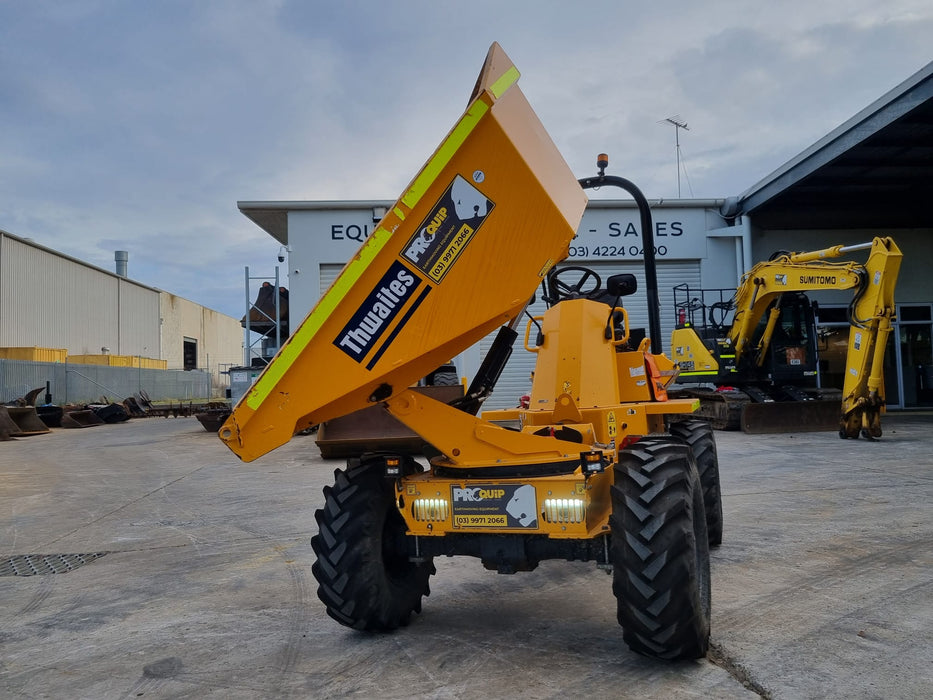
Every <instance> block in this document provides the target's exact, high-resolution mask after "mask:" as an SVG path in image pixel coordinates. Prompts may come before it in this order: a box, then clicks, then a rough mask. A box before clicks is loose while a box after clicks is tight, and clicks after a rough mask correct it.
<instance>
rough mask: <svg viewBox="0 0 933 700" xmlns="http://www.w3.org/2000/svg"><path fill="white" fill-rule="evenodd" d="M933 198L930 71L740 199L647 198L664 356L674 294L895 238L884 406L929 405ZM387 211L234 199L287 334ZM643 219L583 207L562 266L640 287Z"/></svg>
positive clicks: (824, 323)
mask: <svg viewBox="0 0 933 700" xmlns="http://www.w3.org/2000/svg"><path fill="white" fill-rule="evenodd" d="M592 174H593V173H580V176H581V177H584V176H589V175H592ZM621 174H622V175H623V176H629V175H630V174H626V173H621ZM636 184H637V183H636ZM646 194H649V195H650V193H646ZM931 195H933V63H931V64H930V65H928V66H927V67H926V68H924V69H923V70H921V71H919V72H918V73H917V74H915V75H913V76H911V77H910V78H908V79H907V80H906V81H904V82H903V83H902V84H901V85H899V86H898V87H897V88H895V89H894V90H892V91H891V92H889V93H888V94H886V95H884V96H882V97H881V98H880V99H879V100H877V101H876V102H875V103H873V104H872V105H869V106H868V107H867V108H866V109H865V110H863V111H862V112H860V113H859V114H857V115H855V116H854V117H852V119H850V120H848V121H847V122H846V123H845V124H843V125H841V126H840V127H839V128H837V129H835V130H834V131H833V132H831V133H830V134H828V135H827V136H826V137H824V138H823V139H821V140H820V141H818V142H817V143H815V144H813V145H812V146H811V147H810V148H808V149H806V150H805V151H803V152H802V153H801V154H800V155H799V156H797V157H796V158H794V159H792V160H791V161H789V162H788V163H786V164H785V165H783V166H781V167H780V168H778V169H777V170H776V171H775V172H774V173H772V174H771V175H770V176H768V177H767V178H765V179H764V180H762V181H761V182H759V183H757V184H755V185H753V186H752V187H750V188H749V189H748V190H746V191H745V192H744V193H742V194H741V195H738V196H733V197H723V198H722V199H713V200H689V199H688V200H683V199H681V200H664V201H659V200H651V199H650V196H649V201H650V203H651V205H652V216H653V219H654V226H655V244H656V247H657V271H658V289H659V295H660V304H661V309H660V315H661V324H662V331H663V337H664V338H665V343H664V350H665V352H669V350H670V348H669V344H668V341H669V337H670V331H671V330H672V328H673V327H674V325H675V321H676V319H675V312H674V304H673V288H674V286H676V285H680V284H685V283H686V284H688V285H689V286H690V287H691V288H700V287H703V288H733V289H734V288H735V286H736V284H737V283H738V280H739V278H740V277H741V275H742V273H743V272H744V271H745V270H747V269H749V268H750V267H751V266H752V265H753V264H754V263H755V262H757V261H760V260H767V259H768V258H769V257H770V256H771V254H772V253H774V252H775V251H778V250H794V251H804V250H818V249H821V248H825V247H830V246H833V245H837V244H854V243H862V242H868V241H871V239H872V237H873V236H876V235H880V236H892V237H893V238H894V239H895V241H896V242H897V244H898V246H899V247H900V248H901V250H902V251H903V253H904V261H903V264H902V267H901V274H900V277H899V281H898V285H897V292H896V298H897V302H898V314H897V315H898V320H897V322H896V324H895V330H894V336H893V337H894V341H893V342H892V343H891V344H890V345H889V347H888V356H887V359H886V387H887V389H886V393H887V396H886V398H887V401H888V405H889V406H891V407H900V408H911V407H917V406H924V405H933V387H930V386H929V378H930V377H933V371H931V368H933V346H931V331H933V278H931V276H930V274H929V266H930V263H931V262H933V215H931V213H930V208H929V204H928V203H929V202H930V201H933V196H931ZM392 204H393V202H392V201H320V202H307V201H283V202H274V201H267V202H261V201H243V202H239V204H238V206H239V208H240V210H241V211H242V212H243V214H245V215H246V216H247V217H249V218H250V219H251V220H253V221H254V222H255V223H256V224H257V225H259V226H260V227H261V228H262V229H264V230H265V231H266V232H268V233H269V234H270V235H271V236H273V237H274V238H275V239H276V240H277V241H279V243H281V244H282V245H283V246H284V247H285V249H286V250H287V251H288V279H289V290H290V295H291V296H290V303H291V315H292V316H291V317H292V319H293V328H294V327H297V320H298V319H301V318H303V317H304V316H305V315H306V314H307V313H308V311H310V309H311V308H312V307H313V305H314V304H315V303H316V301H317V299H318V298H319V297H320V296H321V294H322V293H323V292H324V291H325V290H326V289H327V287H328V286H329V285H330V283H331V282H332V281H333V280H334V278H335V277H336V276H337V274H338V273H339V272H340V270H341V269H342V267H343V265H344V264H345V263H346V262H347V260H349V259H350V258H351V257H352V256H353V255H354V253H355V252H356V250H357V249H358V248H359V246H360V244H361V243H362V241H363V240H365V239H366V237H368V236H369V234H370V233H371V232H372V231H373V229H374V227H375V224H376V223H377V222H378V221H379V220H380V219H381V218H382V215H383V214H384V213H385V211H386V208H387V207H391V206H392ZM638 222H639V218H638V211H637V208H636V207H635V205H634V202H632V201H631V200H627V199H619V200H591V201H590V203H589V206H588V208H587V210H586V212H585V214H584V216H583V220H582V222H581V224H580V227H579V229H578V232H577V238H576V239H575V240H574V242H573V246H572V248H571V251H570V253H571V255H570V258H569V259H568V260H567V261H566V263H565V264H570V265H573V264H583V265H586V266H587V267H591V268H593V269H595V270H596V271H597V272H598V273H599V274H600V275H601V276H602V277H603V278H605V277H606V276H608V275H610V274H614V273H618V272H633V273H634V274H635V275H636V277H638V278H639V283H640V286H641V287H642V288H643V285H644V274H643V262H642V254H641V235H640V227H639V223H638ZM856 259H857V258H856ZM817 301H819V303H820V324H821V328H822V330H823V331H824V332H825V333H826V334H832V333H833V332H834V329H836V328H838V327H840V326H842V325H844V314H843V313H842V311H841V310H844V309H845V307H846V306H847V305H848V303H849V301H850V299H849V298H845V297H842V298H840V297H838V296H837V297H833V296H832V295H827V297H826V298H820V297H819V296H817ZM645 303H646V301H645V297H644V295H640V294H635V295H634V296H632V297H627V298H626V299H625V306H626V308H627V309H628V311H629V315H630V318H631V319H632V325H633V326H635V327H637V326H639V325H640V326H647V309H646V308H645ZM639 304H640V306H639ZM535 309H536V307H533V310H535ZM488 342H490V341H486V342H482V343H480V344H479V345H478V346H476V347H474V348H471V349H470V350H468V351H467V352H465V353H463V354H462V355H461V356H460V357H458V358H456V363H457V366H458V370H459V371H460V373H461V375H463V376H466V377H468V378H469V377H471V376H472V374H473V372H474V371H475V370H476V369H477V367H478V365H479V362H480V358H481V356H482V354H483V352H484V351H485V349H486V348H487V347H488ZM532 366H533V355H532V354H531V353H527V352H524V351H523V350H522V349H521V348H520V347H519V348H516V350H515V353H514V354H513V356H512V359H511V360H510V362H509V365H508V367H507V368H506V370H505V372H504V373H503V376H502V378H501V379H500V382H499V385H498V387H497V389H496V392H495V395H494V396H493V397H492V398H491V399H490V400H489V401H488V402H487V407H494V408H500V407H508V406H514V405H516V404H517V402H518V399H519V397H520V396H521V395H522V394H525V393H528V391H529V389H530V379H529V374H530V370H531V368H532Z"/></svg>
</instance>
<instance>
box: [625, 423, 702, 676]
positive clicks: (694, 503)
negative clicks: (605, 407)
mask: <svg viewBox="0 0 933 700" xmlns="http://www.w3.org/2000/svg"><path fill="white" fill-rule="evenodd" d="M609 523H610V528H611V532H612V548H611V551H610V556H611V558H612V564H613V580H612V591H613V593H614V594H615V597H616V601H617V603H618V618H619V624H620V625H622V628H623V638H624V639H625V642H626V644H628V646H629V647H630V648H631V649H632V650H633V651H636V652H638V653H640V654H645V655H648V656H655V657H658V658H662V659H694V658H699V657H702V656H704V655H705V654H706V652H707V650H708V648H709V629H710V575H709V542H708V535H707V532H706V519H705V516H704V512H703V495H702V491H701V487H700V477H699V474H698V473H697V469H696V462H695V460H694V459H693V456H692V453H691V451H690V449H689V448H688V447H687V446H686V445H684V444H683V443H681V442H680V441H679V440H674V439H671V438H660V437H658V438H644V439H642V440H639V441H638V442H637V443H635V444H634V445H632V446H631V447H629V448H627V449H625V450H623V451H622V452H621V453H620V454H619V463H618V464H617V465H616V467H615V484H614V485H613V486H612V516H611V517H610V520H609Z"/></svg>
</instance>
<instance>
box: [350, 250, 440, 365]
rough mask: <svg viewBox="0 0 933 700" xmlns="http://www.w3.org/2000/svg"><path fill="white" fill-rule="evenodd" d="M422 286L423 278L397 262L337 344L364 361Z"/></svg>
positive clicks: (358, 360) (370, 295)
mask: <svg viewBox="0 0 933 700" xmlns="http://www.w3.org/2000/svg"><path fill="white" fill-rule="evenodd" d="M420 285H421V279H420V278H419V277H418V276H417V275H415V273H413V272H412V271H411V270H409V269H408V268H407V267H405V266H404V265H403V264H402V263H401V262H399V261H398V260H396V261H395V262H393V263H392V266H391V267H390V268H389V270H388V272H386V273H385V274H384V275H383V276H382V279H381V280H379V282H377V283H376V287H375V289H373V291H371V292H370V293H369V296H367V297H366V299H365V301H363V303H362V304H360V308H359V309H358V310H357V312H356V313H355V314H353V318H351V319H350V322H349V323H347V325H346V326H344V327H343V330H342V331H340V334H339V335H338V336H337V337H336V338H335V339H334V345H336V346H337V347H338V348H340V349H341V350H343V351H344V352H345V353H346V354H347V355H349V356H350V357H352V358H353V359H354V360H356V361H357V362H362V361H363V358H364V357H366V355H367V354H369V351H370V350H372V348H373V347H375V345H376V344H377V343H378V342H379V339H380V338H382V336H383V335H385V332H386V330H388V328H389V326H391V325H392V320H393V319H394V318H395V317H396V316H398V314H399V311H401V310H402V308H403V307H404V306H405V304H406V303H407V302H408V300H409V299H411V298H412V297H413V296H414V295H415V292H416V291H417V289H418V287H419V286H420ZM422 296H423V295H422Z"/></svg>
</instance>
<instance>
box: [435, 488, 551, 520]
mask: <svg viewBox="0 0 933 700" xmlns="http://www.w3.org/2000/svg"><path fill="white" fill-rule="evenodd" d="M450 502H451V503H452V504H453V505H452V508H451V513H452V515H453V525H454V527H491V528H527V529H529V530H533V529H536V528H537V527H538V502H537V498H536V497H535V487H534V486H531V485H530V484H523V485H521V486H516V485H509V484H505V485H503V484H496V485H491V484H490V485H478V486H477V485H475V484H474V485H469V486H451V487H450Z"/></svg>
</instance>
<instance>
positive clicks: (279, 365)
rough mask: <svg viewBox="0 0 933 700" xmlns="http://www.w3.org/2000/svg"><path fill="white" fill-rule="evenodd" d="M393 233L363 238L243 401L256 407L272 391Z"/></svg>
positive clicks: (251, 406)
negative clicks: (360, 246) (360, 244)
mask: <svg viewBox="0 0 933 700" xmlns="http://www.w3.org/2000/svg"><path fill="white" fill-rule="evenodd" d="M391 237H392V234H391V233H389V232H388V231H386V230H385V229H384V228H381V227H380V228H377V229H376V230H375V231H373V234H372V235H371V236H370V237H369V238H368V239H367V240H366V243H364V244H363V247H362V248H360V251H359V253H357V255H356V257H355V258H354V259H353V260H351V261H350V262H349V263H347V267H346V269H344V271H343V272H342V273H341V274H340V276H339V277H338V278H337V280H336V281H335V282H334V284H333V286H332V287H331V288H330V289H328V290H327V293H326V294H325V295H324V296H323V297H322V298H321V300H320V301H319V302H318V304H317V306H315V307H314V310H313V311H312V312H311V314H310V315H309V316H308V318H307V319H306V320H305V322H304V323H302V324H301V326H299V328H298V330H297V331H295V334H294V335H293V336H292V337H291V338H290V339H289V340H288V342H287V343H286V344H285V346H284V347H283V348H282V351H281V352H280V353H279V354H278V356H277V357H276V358H275V359H274V360H273V361H272V362H271V363H270V364H269V366H268V367H266V371H265V372H263V373H262V374H261V375H259V379H257V380H256V384H255V385H254V386H253V388H252V389H251V390H250V392H249V393H248V394H247V395H246V405H247V406H249V407H250V408H252V409H253V410H254V411H255V410H257V409H258V408H259V406H260V404H261V403H262V402H263V401H265V400H266V397H268V396H269V394H271V393H272V390H273V389H274V388H275V385H276V384H278V383H279V380H280V379H282V377H283V376H285V373H286V372H287V371H288V370H289V369H290V368H291V366H292V364H293V363H294V362H295V360H296V359H298V356H299V355H300V354H301V353H302V352H303V351H304V349H305V348H306V347H307V346H308V343H309V342H310V341H311V339H312V338H313V337H314V336H315V335H316V334H317V332H318V331H319V330H320V329H321V326H323V325H324V322H325V321H326V320H327V319H328V318H330V315H331V314H332V313H333V311H334V309H336V308H337V305H338V304H339V303H340V302H341V301H343V298H344V297H345V296H346V295H347V292H349V291H350V289H351V288H352V287H353V285H355V284H356V283H357V281H358V280H359V279H360V277H362V276H363V273H364V272H366V269H367V268H368V267H369V264H370V263H371V262H372V261H373V259H374V258H375V257H376V255H378V254H379V251H381V250H382V248H383V247H384V246H385V244H386V243H387V242H388V241H389V239H390V238H391Z"/></svg>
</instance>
